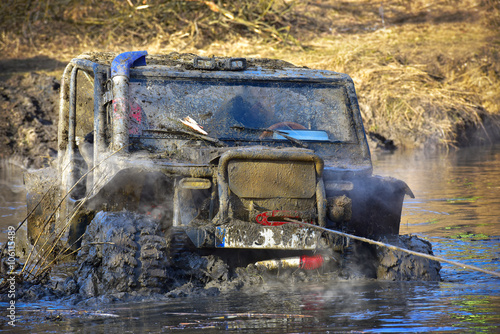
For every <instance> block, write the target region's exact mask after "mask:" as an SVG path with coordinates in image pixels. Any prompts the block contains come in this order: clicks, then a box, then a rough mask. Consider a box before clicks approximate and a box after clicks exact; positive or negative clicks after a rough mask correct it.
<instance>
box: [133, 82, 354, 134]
mask: <svg viewBox="0 0 500 334" xmlns="http://www.w3.org/2000/svg"><path fill="white" fill-rule="evenodd" d="M130 96H133V97H134V98H133V101H131V124H130V134H131V135H132V136H134V135H139V136H156V135H155V130H161V132H165V131H169V130H175V129H183V130H189V131H194V132H197V133H200V134H204V135H207V136H209V137H211V138H215V139H218V140H225V141H260V142H265V141H286V140H287V137H293V138H297V139H299V140H301V141H313V142H314V141H315V142H339V141H340V142H353V141H355V138H356V137H355V129H354V128H353V121H352V118H351V113H350V110H349V103H348V98H347V94H346V92H345V88H344V87H343V86H340V85H332V84H324V83H307V82H274V81H244V82H243V81H223V80H151V79H133V80H132V81H131V83H130ZM183 121H184V122H183ZM186 123H187V124H186ZM190 124H191V125H192V126H190ZM197 126H199V128H197ZM266 129H270V130H271V131H263V130H266ZM281 134H283V135H281Z"/></svg>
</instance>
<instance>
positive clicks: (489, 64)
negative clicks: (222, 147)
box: [0, 0, 500, 147]
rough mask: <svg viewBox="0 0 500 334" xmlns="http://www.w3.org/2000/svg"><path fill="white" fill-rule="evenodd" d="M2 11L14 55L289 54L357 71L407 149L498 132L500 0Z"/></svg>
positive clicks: (91, 2) (29, 4)
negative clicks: (144, 51) (134, 52)
mask: <svg viewBox="0 0 500 334" xmlns="http://www.w3.org/2000/svg"><path fill="white" fill-rule="evenodd" d="M0 13H3V14H0V15H3V17H1V18H0V27H1V28H2V31H1V35H0V50H1V51H2V54H3V56H4V57H5V58H30V57H34V56H36V55H44V56H49V57H52V58H55V59H57V60H63V61H67V60H69V59H70V58H71V57H73V56H75V55H77V54H79V53H81V52H84V51H118V52H119V51H126V50H131V49H147V50H148V51H149V52H150V53H164V52H170V51H187V52H195V53H198V54H201V55H211V54H217V55H228V56H231V55H238V56H241V55H245V56H260V57H272V58H283V59H285V60H288V61H291V62H294V63H296V64H300V65H306V66H309V67H314V68H324V69H329V70H335V71H338V72H345V73H348V74H349V75H351V77H352V78H353V79H354V82H355V84H356V88H357V91H358V96H359V102H360V105H361V110H362V113H363V118H364V120H365V125H366V128H367V130H370V131H376V132H379V133H381V134H383V135H385V136H386V137H390V138H392V139H395V140H396V143H397V144H400V145H403V146H408V147H410V146H419V147H425V146H430V145H436V144H437V145H438V146H444V147H450V146H458V145H462V144H464V143H467V142H469V141H471V140H472V139H473V138H474V137H475V136H476V135H477V134H479V136H478V137H480V138H482V139H483V140H484V141H488V140H489V139H491V140H493V138H492V137H494V136H498V137H500V34H499V31H500V4H499V2H498V1H494V0H440V1H430V0H415V1H403V0H385V1H382V2H379V1H369V0H344V1H338V0H323V1H320V0H315V1H292V0H239V1H222V0H220V1H202V0H190V1H160V0H109V1H105V2H102V1H97V0H80V1H76V0H52V1H49V0H38V1H36V0H33V1H26V0H25V1H19V0H17V1H15V0H4V1H2V3H1V4H0ZM491 115H494V116H491ZM495 115H496V116H495ZM483 127H484V128H485V129H488V130H489V132H488V135H484V133H485V131H483V130H482V129H483ZM473 130H479V131H478V132H477V133H473ZM488 136H489V137H488Z"/></svg>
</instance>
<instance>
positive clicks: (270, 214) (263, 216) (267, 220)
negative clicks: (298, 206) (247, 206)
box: [255, 210, 312, 226]
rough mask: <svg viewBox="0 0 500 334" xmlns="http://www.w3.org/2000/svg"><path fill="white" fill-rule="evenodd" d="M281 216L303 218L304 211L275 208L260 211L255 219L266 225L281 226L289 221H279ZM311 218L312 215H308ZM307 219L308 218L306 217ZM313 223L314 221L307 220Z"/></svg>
mask: <svg viewBox="0 0 500 334" xmlns="http://www.w3.org/2000/svg"><path fill="white" fill-rule="evenodd" d="M280 218H293V219H302V218H305V217H303V214H302V212H300V211H289V210H273V211H266V212H262V213H259V214H258V215H257V216H256V217H255V220H256V221H257V223H259V224H261V225H264V226H280V225H283V224H286V223H288V222H287V221H279V220H278V219H280ZM308 218H309V219H310V217H308ZM306 219H307V218H306ZM306 223H310V224H312V221H309V222H306Z"/></svg>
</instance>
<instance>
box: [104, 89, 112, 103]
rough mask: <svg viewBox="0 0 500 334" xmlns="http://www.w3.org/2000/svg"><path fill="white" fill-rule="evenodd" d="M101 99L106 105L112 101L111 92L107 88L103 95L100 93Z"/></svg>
mask: <svg viewBox="0 0 500 334" xmlns="http://www.w3.org/2000/svg"><path fill="white" fill-rule="evenodd" d="M102 101H103V103H102V104H103V105H106V104H108V103H110V102H111V101H113V92H112V91H110V90H108V91H107V92H105V93H104V94H103V95H102Z"/></svg>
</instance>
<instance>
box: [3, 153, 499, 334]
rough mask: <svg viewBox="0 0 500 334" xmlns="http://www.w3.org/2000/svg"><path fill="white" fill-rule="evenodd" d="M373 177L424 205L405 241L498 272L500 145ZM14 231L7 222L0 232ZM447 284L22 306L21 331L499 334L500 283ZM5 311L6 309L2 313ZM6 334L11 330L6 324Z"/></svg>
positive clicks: (315, 287)
mask: <svg viewBox="0 0 500 334" xmlns="http://www.w3.org/2000/svg"><path fill="white" fill-rule="evenodd" d="M374 170H375V173H376V174H379V175H386V176H394V177H397V178H400V179H402V180H405V181H406V182H407V183H408V185H409V186H410V188H411V189H412V190H413V192H414V193H415V195H416V198H415V199H407V201H406V202H405V209H404V212H403V219H402V228H401V232H402V233H403V234H407V233H412V234H418V235H420V236H421V237H425V238H427V239H428V240H430V241H431V242H432V244H433V248H434V252H435V254H436V255H438V256H441V257H445V258H449V259H452V260H456V261H462V262H464V263H467V264H471V265H475V266H479V267H481V268H484V269H487V270H492V271H500V265H499V258H500V247H499V240H500V224H499V223H500V145H497V146H495V147H492V148H481V149H475V148H472V149H466V150H461V151H459V152H453V153H449V154H442V153H432V154H405V153H404V152H403V153H401V152H398V153H396V154H393V155H374ZM2 175H4V174H3V173H2ZM1 201H2V202H1V203H0V206H1V207H2V208H8V207H11V205H12V207H16V205H18V206H17V208H18V209H19V212H21V211H22V210H23V208H24V207H23V206H22V205H21V204H20V202H19V200H18V199H16V200H13V201H9V199H8V198H7V197H5V196H4V197H3V198H1ZM13 203H14V204H15V203H17V204H15V205H14V204H13ZM2 210H3V209H2ZM24 210H25V209H24ZM14 211H16V210H14ZM2 212H10V211H8V210H7V211H2ZM23 214H24V212H23ZM21 216H22V215H21ZM9 217H10V216H9ZM6 222H7V220H3V219H2V221H1V223H0V228H2V230H5V228H6V226H7V223H6ZM2 240H4V239H2ZM442 277H443V282H381V281H367V280H359V281H330V282H328V283H325V284H309V285H306V284H301V285H293V286H283V285H282V284H276V285H266V286H262V287H260V288H259V289H252V290H244V291H237V292H232V293H229V294H223V295H220V296H217V297H203V298H179V299H172V300H168V301H162V302H155V303H151V302H144V303H134V304H116V305H109V306H102V305H96V306H95V307H74V306H69V305H58V304H56V303H51V302H44V301H40V302H39V303H36V304H28V305H26V304H24V305H21V313H20V315H21V322H20V323H19V325H20V326H18V327H17V328H16V330H17V332H22V331H25V332H39V333H42V332H53V331H57V332H60V331H62V332H83V333H138V332H151V331H152V332H183V333H184V332H189V333H191V332H203V333H218V332H220V331H238V332H246V333H253V332H262V333H282V332H327V331H330V332H349V333H350V332H381V333H386V332H397V333H400V332H429V331H438V332H456V333H462V332H487V333H491V332H498V331H500V285H499V282H500V280H499V279H497V278H493V277H490V276H488V275H487V274H483V273H478V272H471V271H468V270H464V269H462V268H457V267H454V266H451V265H448V264H443V269H442ZM4 306H6V304H5V303H1V308H2V309H5V308H4ZM48 314H49V315H51V316H48ZM1 326H4V327H1ZM0 329H1V330H11V329H12V328H8V327H5V325H2V324H1V323H0Z"/></svg>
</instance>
